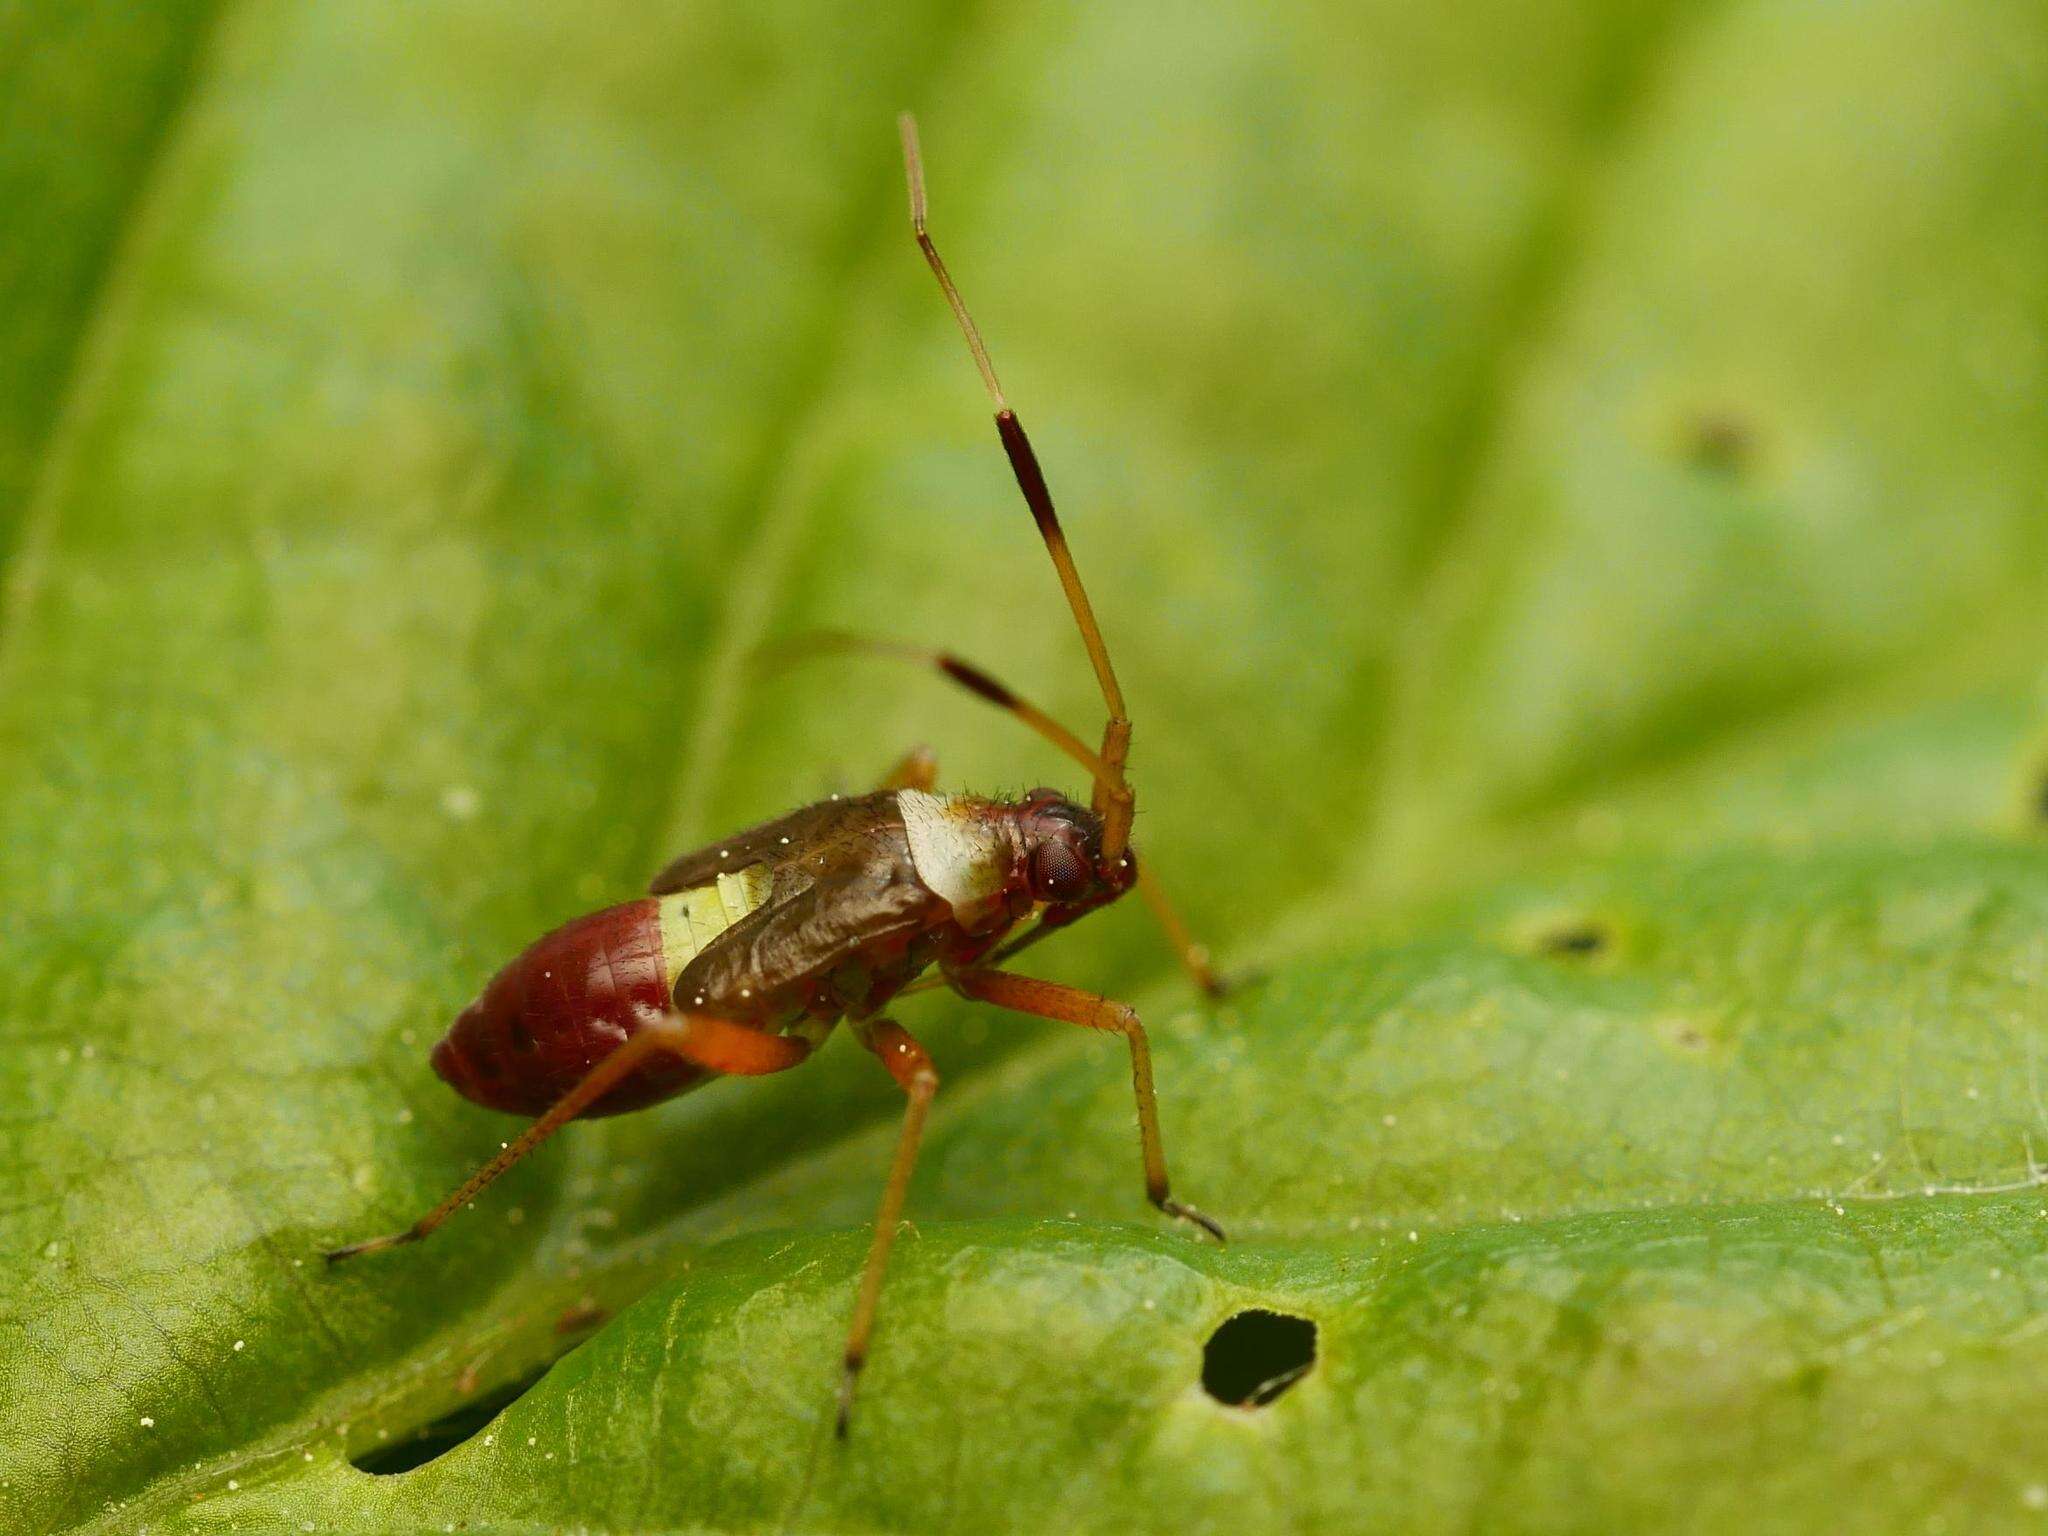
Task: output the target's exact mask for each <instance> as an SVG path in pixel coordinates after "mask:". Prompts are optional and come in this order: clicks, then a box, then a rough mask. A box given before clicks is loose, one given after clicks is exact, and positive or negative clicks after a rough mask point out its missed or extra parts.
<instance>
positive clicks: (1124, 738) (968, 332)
mask: <svg viewBox="0 0 2048 1536" xmlns="http://www.w3.org/2000/svg"><path fill="white" fill-rule="evenodd" d="M896 126H897V128H898V129H899V130H900V131H901V132H902V135H903V169H904V174H905V175H906V176H907V177H908V179H909V183H910V228H911V231H912V233H914V234H915V235H916V236H917V244H918V249H919V250H921V251H923V252H924V259H925V261H926V262H927V263H928V264H929V265H930V267H931V269H932V275H933V276H934V277H936V278H937V279H938V280H939V289H940V291H941V292H943V293H944V294H945V296H946V303H947V304H948V305H949V306H950V307H951V308H952V311H953V318H954V319H955V320H957V321H958V322H959V323H960V331H961V334H962V335H964V336H965V337H966V338H967V350H968V351H969V352H971V353H973V354H974V366H975V367H976V368H978V369H980V370H981V382H982V384H983V386H984V387H986V388H987V390H988V397H989V401H990V403H991V404H993V405H994V406H995V408H996V435H997V436H998V437H1000V438H1001V439H1002V443H1003V452H1004V453H1005V454H1007V455H1008V456H1009V460H1010V471H1011V473H1012V474H1014V475H1015V476H1016V477H1017V488H1018V490H1020V491H1022V492H1023V493H1024V504H1025V505H1026V506H1028V507H1029V508H1030V509H1031V517H1032V520H1033V521H1034V522H1036V523H1037V524H1038V534H1039V537H1040V538H1041V539H1043V540H1044V541H1045V551H1046V553H1047V554H1048V555H1050V556H1052V563H1053V569H1054V570H1056V571H1057V572H1058V573H1059V578H1060V585H1061V586H1062V587H1063V588H1065V590H1066V594H1067V606H1068V607H1069V608H1071V609H1073V611H1074V623H1075V624H1076V625H1078V626H1079V628H1080V631H1081V640H1082V643H1083V644H1084V645H1086V646H1087V647H1088V659H1089V661H1090V662H1092V663H1093V664H1094V667H1095V680H1096V682H1097V683H1098V684H1099V685H1100V686H1101V688H1102V702H1103V704H1104V705H1105V706H1106V707H1107V708H1108V710H1109V721H1108V724H1107V725H1105V726H1104V727H1103V732H1102V752H1101V754H1100V756H1101V760H1102V764H1103V766H1104V767H1105V768H1106V769H1107V770H1108V776H1107V777H1103V776H1098V777H1097V779H1096V783H1095V797H1094V801H1095V810H1096V812H1097V814H1099V815H1100V816H1101V817H1102V858H1103V862H1104V863H1105V864H1113V863H1115V862H1116V861H1117V860H1119V859H1121V858H1122V857H1123V854H1124V849H1125V848H1126V847H1128V846H1129V844H1130V836H1131V813H1132V809H1133V797H1132V794H1131V787H1130V784H1129V781H1128V780H1127V779H1126V778H1125V777H1124V762H1125V760H1126V758H1127V757H1128V755H1129V753H1130V744H1131V721H1130V716H1129V715H1128V713H1126V711H1125V708H1124V692H1123V688H1122V687H1121V686H1120V685H1119V684H1118V683H1117V680H1116V668H1114V667H1113V666H1111V665H1110V660H1109V647H1108V646H1107V645H1106V644H1104V642H1103V639H1102V626H1101V625H1099V624H1097V623H1096V622H1095V608H1094V605H1093V604H1091V603H1090V602H1089V601H1088V590H1087V588H1085V587H1084V586H1082V585H1081V573H1080V571H1079V570H1078V569H1076V568H1075V565H1074V555H1073V551H1072V550H1070V549H1069V548H1068V547H1067V536H1066V533H1065V531H1064V530H1063V529H1062V528H1061V527H1060V519H1059V514H1058V513H1057V512H1055V511H1054V510H1053V505H1052V492H1051V491H1050V490H1049V489H1048V488H1047V487H1046V483H1045V472H1044V471H1043V470H1041V469H1040V468H1039V467H1038V455H1037V454H1036V453H1034V452H1032V449H1031V439H1030V438H1028V437H1026V436H1025V435H1024V424H1023V423H1022V422H1020V421H1018V420H1017V413H1016V412H1015V411H1013V410H1011V409H1010V403H1009V401H1007V400H1005V399H1004V398H1003V386H1002V385H1001V383H1000V382H998V381H997V379H996V370H995V364H994V363H992V362H990V361H989V355H988V348H987V346H985V345H984V344H983V342H982V339H981V332H980V331H979V330H978V329H977V328H976V327H975V324H974V318H973V316H971V315H969V314H968V313H967V305H966V303H965V301H963V300H962V299H961V297H960V290H959V289H958V288H956V287H955V286H954V285H953V276H952V274H951V273H950V272H948V271H947V270H946V263H945V261H944V259H943V258H941V257H940V255H939V248H938V247H937V246H936V245H934V244H933V243H932V237H931V232H930V231H929V230H928V229H927V228H926V214H927V211H928V204H927V202H926V199H925V190H924V157H923V155H922V154H921V153H920V152H919V150H918V143H917V119H916V118H914V117H912V116H911V115H910V114H909V113H908V112H905V113H903V114H902V115H901V116H899V117H898V118H897V119H896Z"/></svg>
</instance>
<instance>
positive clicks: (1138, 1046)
mask: <svg viewBox="0 0 2048 1536" xmlns="http://www.w3.org/2000/svg"><path fill="white" fill-rule="evenodd" d="M946 979H947V980H948V981H949V982H951V983H952V985H953V988H954V990H955V991H957V992H959V993H960V995H961V996H962V997H971V998H974V999H976V1000H978V1001H980V1002H984V1003H994V1004H995V1005H996V1006H997V1007H998V1008H1008V1009H1011V1010H1013V1011H1015V1012H1017V1013H1028V1014H1030V1015H1032V1016H1033V1017H1034V1018H1040V1019H1057V1020H1059V1021H1060V1022H1061V1023H1063V1024H1079V1025H1080V1026H1081V1027H1082V1028H1084V1029H1100V1030H1104V1031H1107V1032H1111V1033H1115V1034H1120V1035H1122V1036H1123V1037H1124V1038H1125V1039H1126V1040H1128V1041H1130V1043H1131V1086H1132V1088H1133V1089H1134V1090H1135V1092H1136V1094H1137V1098H1138V1143H1139V1147H1140V1149H1141V1150H1142V1151H1143V1153H1144V1156H1145V1198H1146V1199H1148V1200H1150V1201H1151V1202H1152V1203H1153V1204H1154V1205H1156V1206H1158V1207H1159V1209H1160V1210H1162V1211H1164V1212H1166V1214H1167V1215H1169V1216H1176V1217H1179V1218H1180V1219H1181V1220H1183V1221H1191V1222H1193V1223H1194V1224H1195V1225H1196V1226H1198V1227H1200V1228H1201V1229H1202V1230H1203V1231H1204V1232H1207V1233H1208V1234H1209V1235H1210V1236H1211V1237H1213V1238H1215V1239H1216V1240H1217V1241H1218V1242H1221V1241H1222V1240H1223V1229H1222V1228H1221V1227H1219V1226H1218V1225H1217V1224H1216V1223H1215V1222H1213V1221H1211V1220H1210V1219H1209V1218H1208V1217H1207V1216H1204V1215H1203V1214H1202V1213H1201V1212H1200V1211H1198V1210H1196V1209H1195V1208H1194V1207H1193V1206H1192V1205H1186V1204H1183V1203H1182V1202H1181V1201H1178V1200H1176V1199H1174V1198H1173V1195H1172V1192H1171V1190H1170V1189H1169V1187H1168V1185H1167V1180H1166V1148H1165V1146H1164V1145H1163V1144H1162V1143H1161V1141H1160V1139H1159V1102H1158V1098H1157V1096H1156V1095H1155V1094H1154V1092H1153V1089H1152V1047H1151V1044H1150V1042H1148V1041H1147V1040H1146V1038H1145V1026H1144V1025H1143V1024H1141V1023H1139V1022H1138V1015H1137V1011H1136V1010H1135V1009H1133V1008H1131V1007H1130V1006H1129V1005H1128V1004H1126V1003H1118V1002H1112V1001H1111V1000H1110V999H1108V998H1106V997H1097V996H1096V995H1095V994H1094V993H1093V992H1083V991H1082V990H1081V989H1080V988H1079V987H1067V986H1062V985H1061V984H1060V983H1058V982H1056V981H1040V980H1038V979H1037V978H1036V977H1032V976H1013V975H1012V974H1011V973H1010V972H1008V971H987V970H981V971H957V972H954V973H952V974H950V975H948V976H947V978H946Z"/></svg>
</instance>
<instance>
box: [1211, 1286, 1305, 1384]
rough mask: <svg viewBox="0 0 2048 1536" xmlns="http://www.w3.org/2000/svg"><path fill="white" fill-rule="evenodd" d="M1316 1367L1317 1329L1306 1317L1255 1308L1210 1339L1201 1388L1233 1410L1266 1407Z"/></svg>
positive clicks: (1227, 1320) (1225, 1323)
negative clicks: (1290, 1315)
mask: <svg viewBox="0 0 2048 1536" xmlns="http://www.w3.org/2000/svg"><path fill="white" fill-rule="evenodd" d="M1315 1363H1316V1325H1315V1324H1314V1323H1312V1322H1310V1321H1309V1320H1308V1319H1307V1318H1305V1317H1289V1316H1288V1315H1287V1314H1286V1313H1284V1312H1268V1311H1266V1310H1265V1309H1264V1308H1263V1307H1254V1308H1252V1309H1250V1310H1249V1311H1245V1312H1240V1313H1238V1314H1237V1315H1236V1316H1235V1317H1229V1318H1225V1319H1224V1321H1223V1325H1222V1326H1221V1327H1219V1328H1218V1329H1217V1330H1216V1331H1215V1332H1214V1333H1212V1334H1210V1335H1209V1342H1208V1343H1207V1344H1206V1345H1204V1346H1203V1347H1202V1390H1203V1391H1205V1392H1207V1393H1208V1394H1209V1395H1210V1396H1211V1397H1213V1398H1215V1399H1216V1401H1217V1402H1219V1403H1228V1404H1229V1405H1230V1406H1231V1407H1233V1408H1263V1407H1265V1406H1266V1404H1268V1403H1270V1402H1272V1401H1273V1399H1274V1398H1276V1397H1278V1396H1279V1395H1280V1394H1281V1393H1282V1392H1285V1391H1286V1390H1287V1389H1288V1388H1289V1387H1291V1386H1293V1385H1294V1384H1295V1383H1296V1382H1297V1381H1299V1380H1301V1378H1302V1377H1304V1376H1306V1375H1307V1374H1308V1373H1309V1371H1310V1369H1311V1368H1312V1367H1313V1366H1314V1365H1315Z"/></svg>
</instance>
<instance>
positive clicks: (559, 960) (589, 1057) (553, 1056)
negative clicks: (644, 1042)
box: [433, 898, 710, 1119]
mask: <svg viewBox="0 0 2048 1536" xmlns="http://www.w3.org/2000/svg"><path fill="white" fill-rule="evenodd" d="M668 1002H669V997H668V975H667V970H666V967H665V965H664V963H663V960H662V950H661V916H660V903H659V902H657V901H655V900H653V899H651V898H648V899H644V900H640V901H629V902H626V903H624V904H623V905H621V906H616V907H607V908H605V909H604V910H603V911H602V912H593V913H591V914H590V915H589V916H588V917H579V918H577V919H576V920H575V921H574V922H569V923H564V924H563V925H562V926H561V927H559V928H557V929H556V930H555V931H554V932H553V933H550V934H548V935H547V936H546V937H544V938H541V939H537V940H536V941H535V942H534V943H533V945H532V946H531V947H530V948H528V949H527V951H526V952H525V953H524V954H522V955H521V956H519V958H518V959H516V960H514V961H513V962H512V963H511V964H510V965H508V966H506V967H505V968H504V969H503V970H502V971H500V972H498V974H497V975H496V976H493V977H492V978H491V981H490V985H489V986H487V987H485V988H484V990H483V994H482V995H481V996H480V997H478V998H477V1000H476V1001H475V1002H473V1003H471V1004H470V1005H469V1006H468V1007H467V1008H465V1009H463V1010H462V1013H461V1014H460V1015H459V1016H458V1017H457V1018H456V1020H455V1023H454V1025H453V1026H452V1027H451V1028H450V1029H449V1031H448V1033H447V1035H446V1037H445V1038H443V1039H442V1040H441V1042H440V1043H439V1044H438V1045H436V1046H435V1047H434V1054H433V1063H434V1070H435V1071H436V1072H438V1073H440V1074H441V1076H442V1078H443V1079H444V1080H445V1081H446V1082H447V1083H448V1084H449V1086H451V1087H452V1088H454V1090H455V1091H456V1092H457V1093H459V1094H461V1095H462V1096H463V1097H464V1098H465V1099H470V1100H472V1101H474V1102H475V1103H478V1104H482V1105H484V1106H485V1107H486V1108H488V1109H502V1110H505V1111H506V1112H507V1113H510V1114H515V1115H538V1114H540V1113H541V1112H542V1111H543V1110H545V1109H547V1108H548V1106H549V1105H551V1104H553V1103H554V1102H555V1100H557V1099H559V1098H560V1097H561V1096H562V1095H563V1094H565V1093H567V1092H568V1091H569V1090H570V1089H571V1088H573V1087H575V1086H576V1084H577V1083H578V1082H579V1081H580V1080H581V1079H582V1077H583V1075H584V1074H585V1073H586V1072H588V1071H589V1070H590V1069H591V1068H592V1067H594V1066H596V1065H597V1063H598V1062H600V1061H602V1060H603V1059H604V1058H605V1057H606V1056H609V1055H610V1054H611V1053H612V1052H613V1051H614V1050H616V1049H617V1048H618V1047H619V1046H620V1045H621V1044H622V1043H623V1042H624V1041H625V1040H626V1038H627V1036H629V1035H631V1034H632V1033H633V1031H634V1030H635V1029H637V1028H638V1027H639V1020H640V1017H641V1015H642V1014H643V1013H644V1012H647V1011H652V1012H657V1013H658V1012H660V1011H661V1010H662V1009H665V1008H667V1007H668ZM709 1075H710V1074H708V1073H707V1072H705V1071H704V1069H703V1068H701V1067H697V1066H693V1065H692V1064H690V1063H689V1062H686V1061H684V1060H682V1059H681V1058H680V1057H676V1056H670V1055H667V1054H665V1053H663V1054H659V1055H657V1056H655V1057H654V1058H652V1059H651V1060H649V1061H648V1063H647V1064H646V1065H645V1066H642V1067H640V1068H639V1069H638V1070H636V1071H635V1072H634V1073H633V1074H632V1075H631V1076H629V1077H627V1078H626V1079H624V1080H623V1081H622V1082H620V1084H619V1085H618V1086H617V1087H616V1088H613V1089H612V1090H611V1091H610V1092H609V1093H607V1094H606V1095H605V1096H604V1097H603V1098H601V1099H599V1100H598V1101H597V1102H596V1103H595V1104H593V1105H592V1106H591V1107H590V1108H589V1109H586V1110H585V1111H584V1112H583V1118H585V1119H588V1118H590V1117H593V1116H596V1115H617V1114H623V1113H624V1112H626V1111H627V1110H631V1109H640V1108H642V1107H643V1106H645V1105H648V1104H653V1103H657V1102H659V1101H660V1100H662V1099H666V1098H669V1097H671V1096H672V1095H674V1094H677V1093H680V1092H682V1091H683V1089H685V1088H688V1087H690V1086H691V1085H692V1084H694V1083H697V1082H700V1081H702V1080H703V1079H704V1078H705V1077H707V1076H709Z"/></svg>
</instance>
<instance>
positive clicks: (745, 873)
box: [660, 864, 775, 1007]
mask: <svg viewBox="0 0 2048 1536" xmlns="http://www.w3.org/2000/svg"><path fill="white" fill-rule="evenodd" d="M774 885H775V872H774V871H773V870H772V869H770V868H769V867H768V866H767V865H766V864H749V865H748V866H747V867H746V868H745V869H736V870H734V871H732V872H731V873H730V874H721V875H720V876H719V877H718V878H717V879H716V880H714V881H712V882H711V884H709V885H698V886H692V887H691V888H690V889H689V890H687V891H672V892H670V893H669V894H668V895H666V896H663V897H662V898H660V900H661V959H662V966H663V969H664V970H666V971H667V973H668V985H669V991H670V992H671V993H673V992H674V991H675V985H676V978H677V977H678V976H680V975H682V974H683V968H684V967H685V966H687V965H688V964H689V963H690V962H691V961H692V960H694V959H696V958H697V957H698V956H699V955H701V954H702V953H704V951H705V949H706V948H707V947H708V946H709V945H710V943H711V941H712V940H713V939H715V938H717V937H718V936H719V935H720V934H721V933H723V932H725V930H726V929H728V928H730V927H731V926H732V925H733V924H734V923H736V922H738V921H739V920H740V919H741V918H743V917H745V916H746V915H747V914H748V913H749V912H753V911H756V910H757V909H759V908H760V907H761V906H762V905H763V904H764V903H766V901H767V900H768V892H769V891H770V890H771V889H773V888H774ZM676 1001H678V1002H679V1003H681V1004H683V1005H684V1006H685V1007H687V1006H688V1005H689V1002H690V999H688V998H686V997H685V998H678V999H676Z"/></svg>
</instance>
